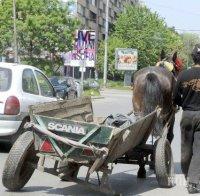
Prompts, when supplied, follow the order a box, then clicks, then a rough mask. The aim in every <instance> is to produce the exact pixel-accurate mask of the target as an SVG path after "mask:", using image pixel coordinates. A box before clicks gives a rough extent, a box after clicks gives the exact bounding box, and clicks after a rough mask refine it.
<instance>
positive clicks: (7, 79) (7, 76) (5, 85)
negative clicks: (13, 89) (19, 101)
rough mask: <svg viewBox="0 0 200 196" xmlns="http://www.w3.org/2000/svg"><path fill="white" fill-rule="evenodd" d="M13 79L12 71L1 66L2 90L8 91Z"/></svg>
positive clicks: (0, 84)
mask: <svg viewBox="0 0 200 196" xmlns="http://www.w3.org/2000/svg"><path fill="white" fill-rule="evenodd" d="M11 80H12V71H11V70H10V69H7V68H1V67H0V91H7V90H8V89H9V88H10V85H11Z"/></svg>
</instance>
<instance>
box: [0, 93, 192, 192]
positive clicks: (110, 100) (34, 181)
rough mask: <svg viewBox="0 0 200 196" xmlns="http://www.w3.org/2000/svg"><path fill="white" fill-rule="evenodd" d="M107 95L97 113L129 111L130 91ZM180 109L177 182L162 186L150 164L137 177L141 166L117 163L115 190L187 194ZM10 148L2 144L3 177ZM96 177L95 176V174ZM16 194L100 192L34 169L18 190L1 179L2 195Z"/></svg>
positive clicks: (175, 148)
mask: <svg viewBox="0 0 200 196" xmlns="http://www.w3.org/2000/svg"><path fill="white" fill-rule="evenodd" d="M102 96H103V97H104V98H101V99H95V100H93V109H94V115H95V116H107V115H109V114H111V113H127V112H129V111H130V110H131V108H132V103H131V97H132V94H131V92H130V91H117V90H106V91H103V92H102ZM180 117H181V113H180V112H179V113H177V115H176V123H175V127H174V132H175V139H174V140H173V143H172V149H173V154H174V162H175V169H176V184H177V185H176V186H175V187H173V188H171V189H163V188H159V187H158V184H157V181H156V177H155V175H154V174H153V172H152V171H149V170H148V167H147V178H146V179H142V180H141V179H137V177H136V174H137V170H138V166H134V165H125V164H117V165H115V167H114V170H113V174H112V175H111V178H110V182H111V186H112V188H113V189H114V190H116V192H118V193H122V195H144V196H160V195H163V196H164V195H166V196H172V195H173V196H174V195H177V196H178V195H183V196H184V195H188V194H187V191H186V188H185V180H184V177H183V175H182V173H181V170H180V164H179V162H180V128H179V121H180ZM7 155H8V152H7V151H6V150H5V149H4V147H2V146H0V178H1V174H2V170H3V166H4V163H5V160H6V157H7ZM85 171H86V169H85V168H81V170H80V172H79V175H78V176H79V177H80V178H82V177H84V173H85ZM93 180H94V181H95V180H96V176H95V175H94V176H93ZM4 195H5V196H15V195H16V196H17V195H25V196H26V195H27V196H28V195H30V196H34V195H36V196H39V195H101V194H99V193H98V192H95V191H92V190H90V189H88V188H87V187H84V186H81V185H77V184H75V183H73V182H62V181H60V180H59V178H57V177H55V176H52V175H49V174H45V173H41V172H39V171H35V173H34V174H33V176H32V178H31V179H30V181H29V182H28V183H27V184H26V186H25V187H24V189H22V191H21V192H18V193H12V192H9V191H7V190H6V189H5V188H4V187H3V185H2V183H1V181H0V196H4Z"/></svg>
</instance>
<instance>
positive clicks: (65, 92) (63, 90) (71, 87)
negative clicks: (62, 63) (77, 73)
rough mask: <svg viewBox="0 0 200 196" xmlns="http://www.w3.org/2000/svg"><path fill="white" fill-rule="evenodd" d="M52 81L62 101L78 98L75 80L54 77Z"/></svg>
mask: <svg viewBox="0 0 200 196" xmlns="http://www.w3.org/2000/svg"><path fill="white" fill-rule="evenodd" d="M50 81H51V83H52V85H53V87H54V88H55V90H56V91H57V92H58V94H59V96H60V97H61V98H62V99H74V98H77V97H78V93H77V85H76V82H75V80H74V78H72V77H65V76H52V77H51V78H50Z"/></svg>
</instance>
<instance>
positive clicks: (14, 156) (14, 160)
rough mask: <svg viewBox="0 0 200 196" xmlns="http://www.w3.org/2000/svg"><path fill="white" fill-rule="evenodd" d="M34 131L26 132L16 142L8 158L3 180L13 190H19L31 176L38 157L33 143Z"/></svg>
mask: <svg viewBox="0 0 200 196" xmlns="http://www.w3.org/2000/svg"><path fill="white" fill-rule="evenodd" d="M33 141H34V138H33V133H32V132H30V131H27V132H24V133H23V134H22V135H21V136H20V137H19V138H18V139H17V140H16V142H15V143H14V145H13V147H12V148H11V150H10V153H9V155H8V158H7V160H6V163H5V166H4V170H3V175H2V182H3V185H4V186H5V187H6V188H7V189H9V190H11V191H19V190H20V189H21V188H23V187H24V185H25V184H26V183H27V182H28V181H29V179H30V178H31V176H32V174H33V172H34V170H35V168H34V167H33V165H32V164H37V162H38V158H37V156H36V151H35V149H34V145H33Z"/></svg>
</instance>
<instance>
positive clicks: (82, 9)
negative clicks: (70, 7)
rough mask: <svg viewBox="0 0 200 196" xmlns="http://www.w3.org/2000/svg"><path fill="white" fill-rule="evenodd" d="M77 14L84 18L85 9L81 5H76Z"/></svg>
mask: <svg viewBox="0 0 200 196" xmlns="http://www.w3.org/2000/svg"><path fill="white" fill-rule="evenodd" d="M78 12H79V13H80V14H81V15H83V16H85V8H84V7H83V6H82V5H80V4H78Z"/></svg>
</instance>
